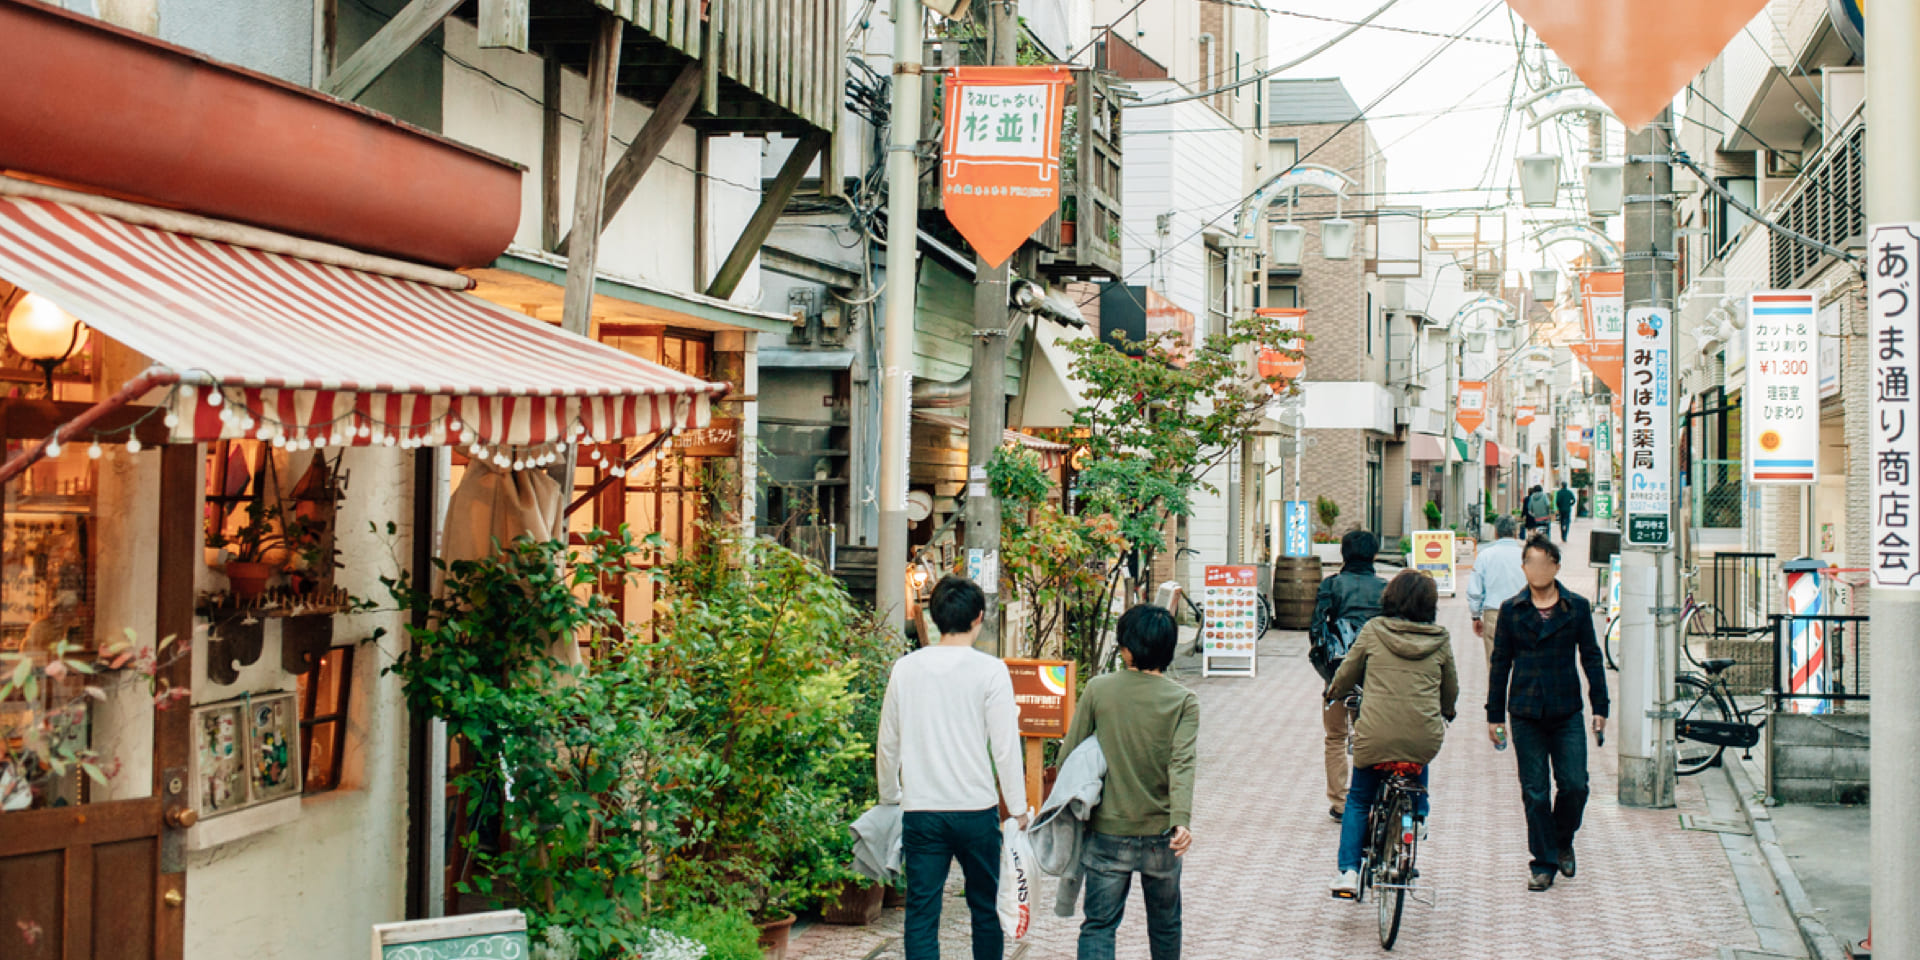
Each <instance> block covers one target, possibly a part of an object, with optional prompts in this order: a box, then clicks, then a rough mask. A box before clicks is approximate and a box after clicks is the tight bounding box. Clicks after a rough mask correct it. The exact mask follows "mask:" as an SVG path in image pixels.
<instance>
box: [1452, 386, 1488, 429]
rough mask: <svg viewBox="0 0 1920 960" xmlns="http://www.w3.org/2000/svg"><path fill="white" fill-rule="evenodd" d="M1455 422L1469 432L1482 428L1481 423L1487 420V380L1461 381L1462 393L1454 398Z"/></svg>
mask: <svg viewBox="0 0 1920 960" xmlns="http://www.w3.org/2000/svg"><path fill="white" fill-rule="evenodd" d="M1453 422H1455V423H1457V424H1459V425H1460V429H1462V430H1465V431H1466V432H1468V433H1472V432H1474V431H1475V430H1478V429H1480V425H1481V424H1483V423H1486V422H1487V382H1486V381H1485V380H1462V381H1460V395H1459V396H1458V397H1456V398H1454V415H1453Z"/></svg>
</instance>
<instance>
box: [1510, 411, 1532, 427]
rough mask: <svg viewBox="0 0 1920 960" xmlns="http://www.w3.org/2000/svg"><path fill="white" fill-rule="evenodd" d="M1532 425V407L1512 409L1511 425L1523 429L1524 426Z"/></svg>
mask: <svg viewBox="0 0 1920 960" xmlns="http://www.w3.org/2000/svg"><path fill="white" fill-rule="evenodd" d="M1532 423H1533V408H1532V407H1514V408H1513V425H1514V426H1516V427H1525V426H1529V425H1531V424H1532Z"/></svg>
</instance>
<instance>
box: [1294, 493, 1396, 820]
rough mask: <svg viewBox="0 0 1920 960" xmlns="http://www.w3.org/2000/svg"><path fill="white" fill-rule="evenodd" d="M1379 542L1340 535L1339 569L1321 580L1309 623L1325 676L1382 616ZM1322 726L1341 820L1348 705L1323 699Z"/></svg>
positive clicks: (1330, 786) (1333, 810) (1330, 789)
mask: <svg viewBox="0 0 1920 960" xmlns="http://www.w3.org/2000/svg"><path fill="white" fill-rule="evenodd" d="M1379 552H1380V541H1379V539H1378V538H1376V537H1375V536H1374V535H1373V534H1371V533H1368V532H1367V531H1365V530H1349V531H1347V535H1346V536H1344V537H1341V538H1340V560H1341V564H1340V572H1339V573H1337V574H1334V575H1333V576H1331V577H1328V578H1327V579H1325V580H1322V581H1320V592H1319V593H1318V594H1316V595H1315V596H1314V601H1313V622H1312V623H1311V624H1309V625H1308V627H1307V639H1308V641H1309V645H1308V648H1307V659H1308V660H1309V661H1310V662H1311V663H1312V664H1313V668H1314V669H1315V670H1318V671H1319V672H1320V677H1321V679H1323V680H1332V679H1333V673H1334V671H1335V670H1338V669H1340V659H1341V658H1342V657H1345V656H1346V655H1347V651H1348V650H1349V649H1350V648H1352V646H1353V641H1354V639H1355V638H1356V637H1358V636H1359V635H1360V628H1361V627H1363V626H1365V625H1366V623H1367V621H1368V620H1371V619H1373V618H1374V617H1377V616H1379V615H1380V592H1381V591H1382V590H1385V589H1386V588H1387V582H1386V581H1385V580H1382V579H1380V576H1379V574H1376V573H1374V572H1373V558H1374V556H1375V555H1376V554H1378V553H1379ZM1321 707H1322V709H1321V712H1320V721H1321V725H1322V726H1323V727H1325V728H1326V731H1327V743H1326V752H1327V804H1328V807H1329V809H1328V810H1327V814H1328V816H1331V817H1332V818H1333V819H1334V820H1336V821H1337V820H1339V819H1340V818H1341V814H1342V813H1343V812H1344V811H1345V810H1346V807H1347V776H1348V768H1347V705H1346V703H1345V702H1343V701H1335V702H1333V703H1322V704H1321Z"/></svg>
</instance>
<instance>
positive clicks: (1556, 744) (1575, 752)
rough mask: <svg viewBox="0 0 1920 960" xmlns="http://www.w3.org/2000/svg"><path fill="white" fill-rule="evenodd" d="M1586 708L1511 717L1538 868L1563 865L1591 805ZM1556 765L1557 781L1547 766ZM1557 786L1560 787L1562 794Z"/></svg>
mask: <svg viewBox="0 0 1920 960" xmlns="http://www.w3.org/2000/svg"><path fill="white" fill-rule="evenodd" d="M1585 721H1586V717H1585V715H1583V714H1579V713H1575V714H1571V715H1569V716H1565V717H1553V718H1550V719H1546V720H1529V719H1527V718H1525V717H1510V718H1508V722H1507V726H1508V728H1510V729H1511V730H1512V731H1513V756H1514V760H1515V761H1516V763H1517V765H1518V766H1519V768H1520V800H1521V802H1522V803H1523V804H1525V806H1526V811H1527V852H1528V853H1529V854H1531V855H1532V857H1533V860H1532V861H1531V864H1530V866H1531V868H1532V870H1533V872H1534V873H1552V872H1553V871H1554V870H1557V869H1559V867H1560V851H1561V850H1564V849H1566V848H1568V847H1571V846H1573V835H1574V833H1575V832H1577V831H1578V830H1579V829H1580V818H1581V816H1582V815H1583V814H1584V813H1585V812H1586V809H1587V725H1586V722H1585ZM1549 766H1551V767H1552V769H1553V782H1552V784H1551V787H1550V786H1549V784H1548V782H1547V769H1548V767H1549ZM1552 787H1557V788H1559V793H1558V795H1557V796H1556V795H1555V793H1554V790H1553V789H1552Z"/></svg>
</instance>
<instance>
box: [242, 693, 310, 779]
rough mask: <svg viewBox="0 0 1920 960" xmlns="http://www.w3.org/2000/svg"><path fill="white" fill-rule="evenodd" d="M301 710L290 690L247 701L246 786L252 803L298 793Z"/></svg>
mask: <svg viewBox="0 0 1920 960" xmlns="http://www.w3.org/2000/svg"><path fill="white" fill-rule="evenodd" d="M299 733H300V712H299V709H298V706H297V704H296V703H295V702H294V696H293V694H291V693H282V694H276V695H274V696H270V697H254V698H253V699H252V700H251V701H249V702H248V704H247V786H248V790H249V791H250V794H251V798H252V800H251V802H253V803H265V802H266V801H268V800H277V799H279V798H281V797H285V796H289V795H293V794H298V793H299V792H300V750H299V747H298V743H299V739H298V737H299Z"/></svg>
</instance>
